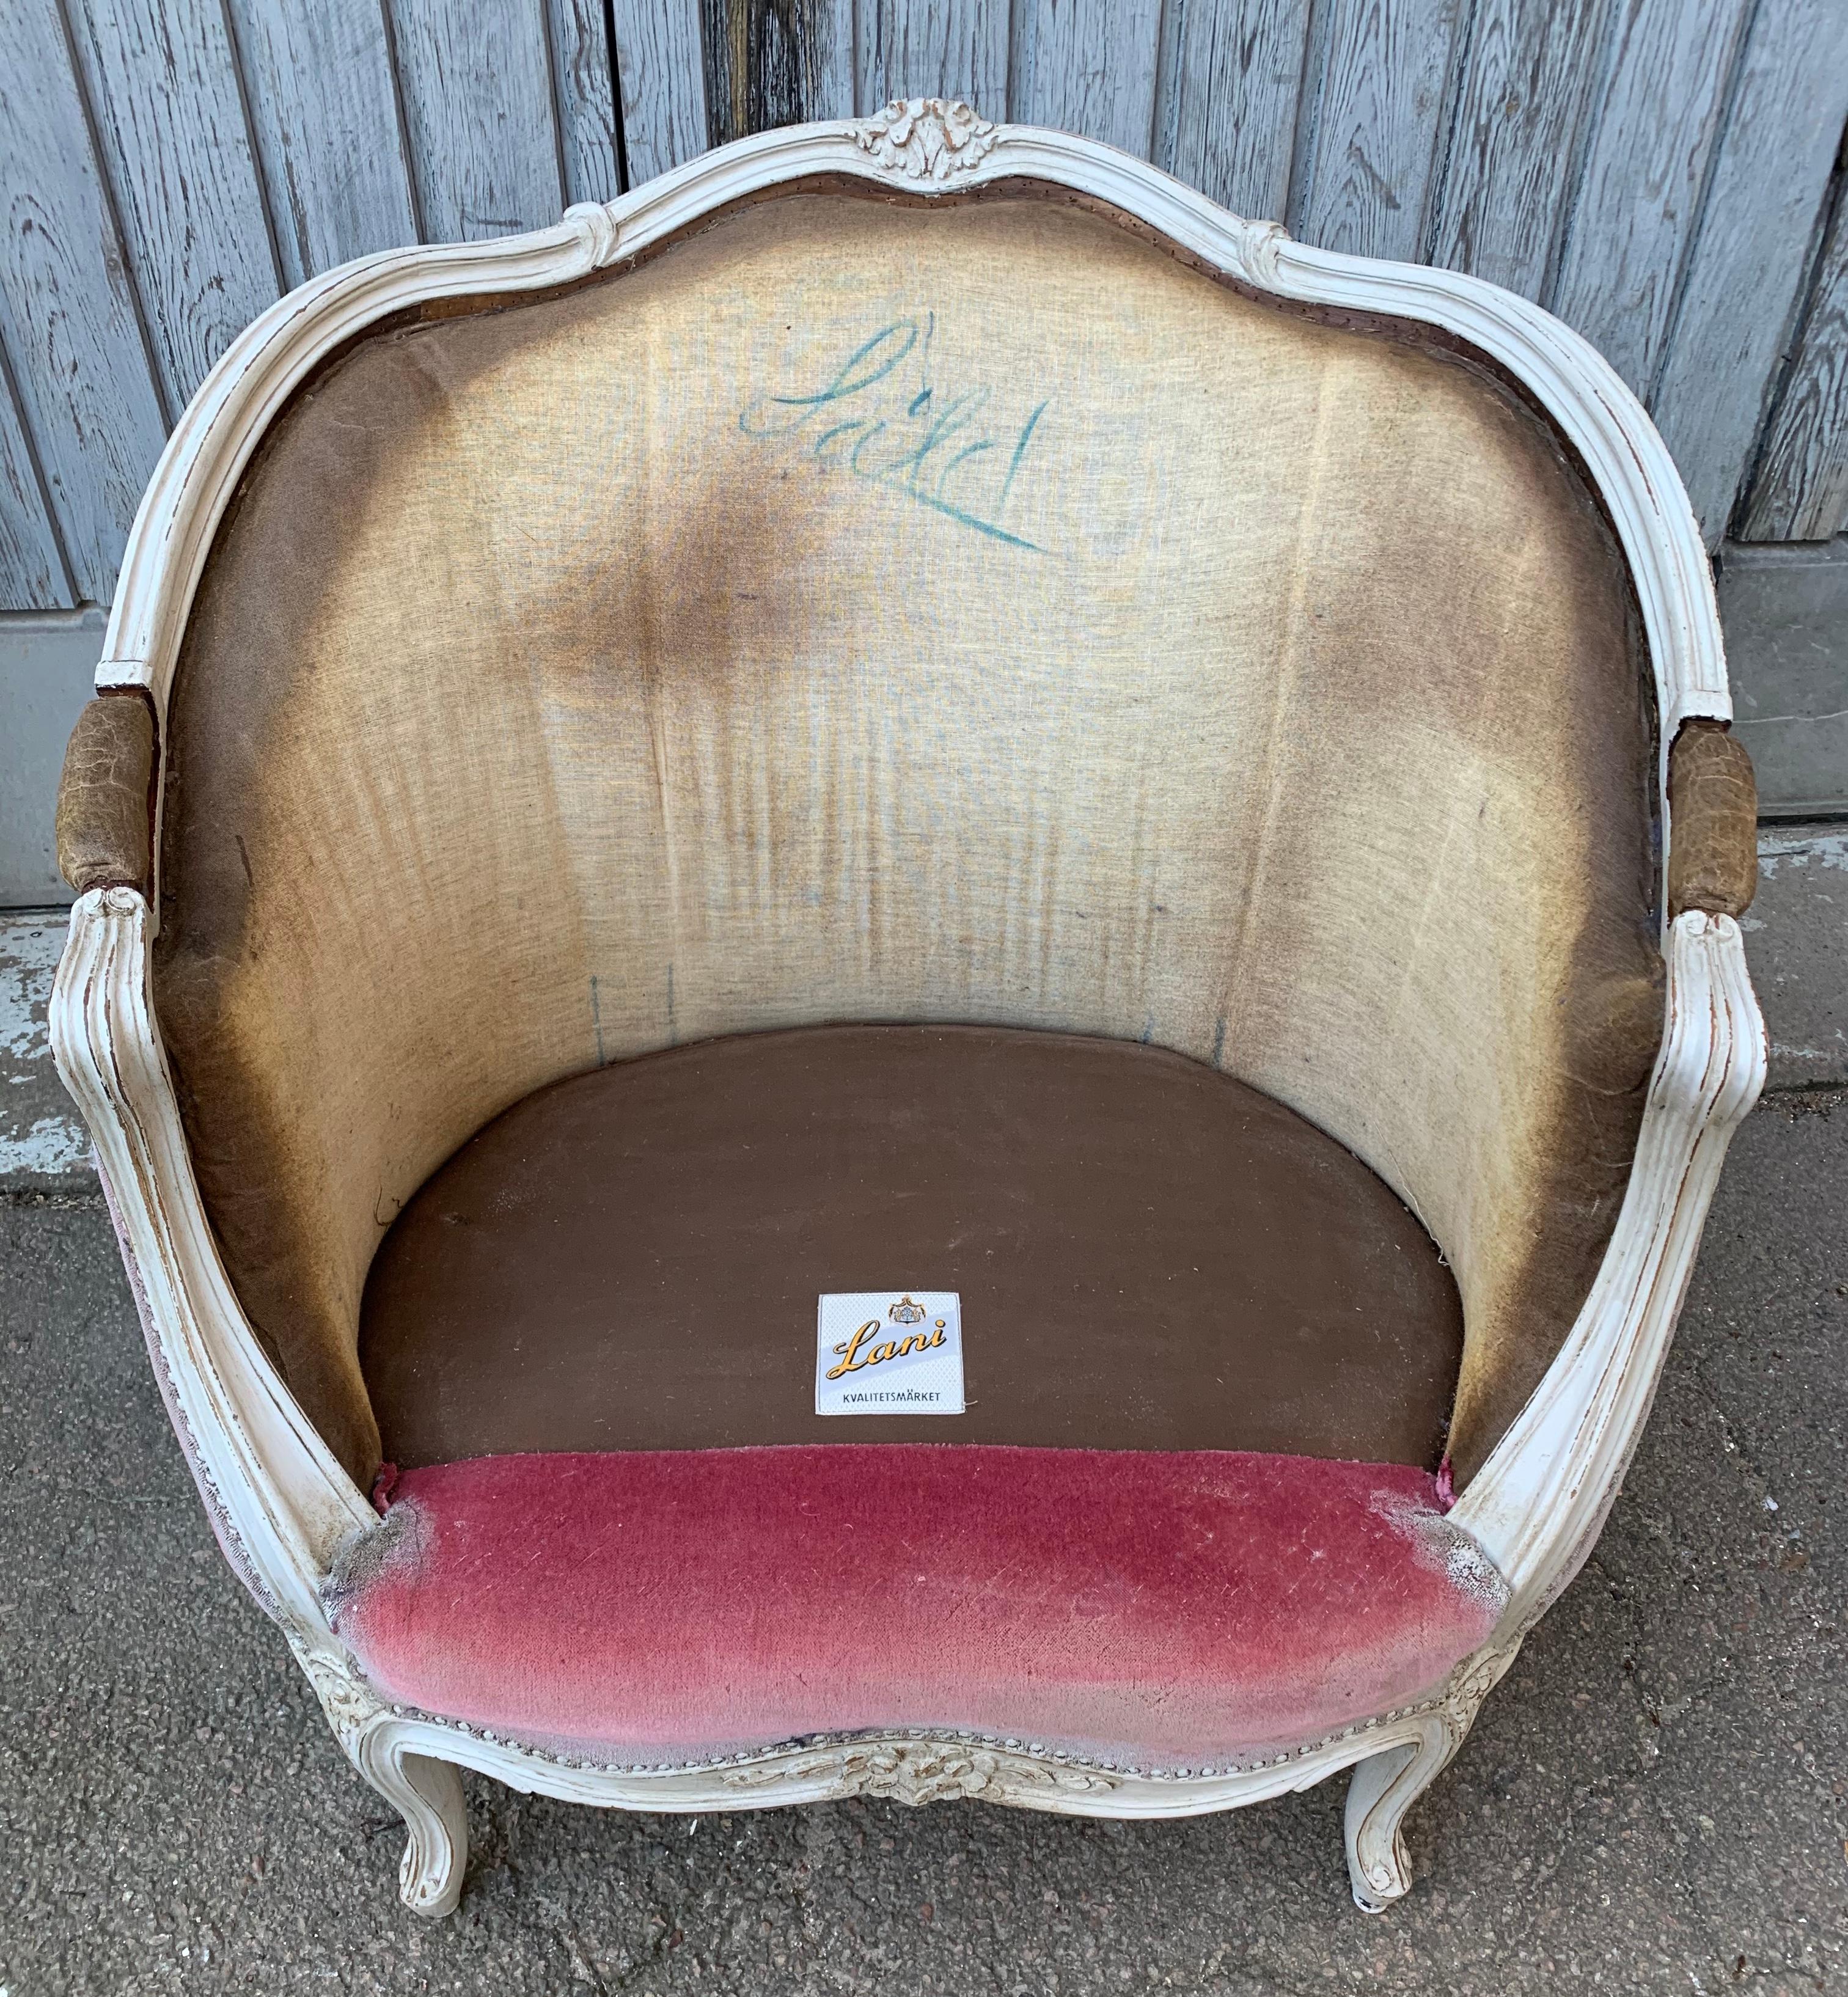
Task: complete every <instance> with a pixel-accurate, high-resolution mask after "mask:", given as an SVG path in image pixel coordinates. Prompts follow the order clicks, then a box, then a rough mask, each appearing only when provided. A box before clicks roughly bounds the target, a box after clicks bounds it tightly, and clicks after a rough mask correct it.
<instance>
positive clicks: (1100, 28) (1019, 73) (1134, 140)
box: [1010, 0, 1161, 159]
mask: <svg viewBox="0 0 1848 1997" xmlns="http://www.w3.org/2000/svg"><path fill="white" fill-rule="evenodd" d="M1160 39H1161V6H1160V0H1015V7H1014V85H1013V97H1014V101H1013V105H1012V109H1011V112H1010V116H1012V117H1015V118H1016V119H1019V120H1020V121H1021V122H1022V123H1024V124H1029V125H1053V126H1058V127H1059V128H1060V129H1061V130H1064V131H1067V132H1079V133H1083V134H1084V136H1085V137H1086V138H1088V139H1101V140H1102V141H1103V142H1104V143H1105V145H1108V146H1119V147H1122V150H1124V151H1125V152H1126V153H1136V155H1137V156H1138V157H1139V158H1143V159H1146V158H1147V157H1148V156H1149V152H1150V147H1151V144H1152V143H1153V139H1154V136H1155V75H1156V70H1157V64H1158V59H1159V57H1160Z"/></svg>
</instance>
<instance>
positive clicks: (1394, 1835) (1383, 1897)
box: [1346, 1715, 1463, 1914]
mask: <svg viewBox="0 0 1848 1997" xmlns="http://www.w3.org/2000/svg"><path fill="white" fill-rule="evenodd" d="M1462 1739H1463V1736H1462V1734H1461V1733H1460V1732H1458V1731H1457V1730H1454V1729H1453V1728H1452V1727H1450V1726H1448V1725H1446V1723H1445V1722H1444V1720H1443V1719H1442V1718H1440V1717H1439V1716H1436V1715H1433V1716H1431V1717H1430V1718H1429V1719H1428V1720H1427V1721H1426V1725H1425V1730H1424V1733H1423V1735H1422V1737H1421V1738H1420V1739H1419V1740H1415V1741H1412V1742H1408V1743H1402V1745H1400V1746H1399V1747H1388V1748H1386V1749H1385V1750H1383V1751H1382V1752H1381V1753H1380V1754H1370V1755H1369V1756H1368V1757H1367V1759H1366V1760H1365V1761H1360V1762H1357V1763H1356V1764H1355V1765H1354V1772H1353V1775H1352V1777H1351V1778H1350V1780H1349V1782H1348V1785H1347V1820H1346V1837H1347V1876H1348V1878H1349V1879H1350V1881H1351V1882H1352V1884H1353V1891H1354V1904H1355V1906H1357V1907H1358V1908H1360V1910H1361V1912H1363V1913H1368V1914H1383V1913H1384V1912H1385V1911H1386V1909H1388V1907H1389V1906H1391V1904H1392V1902H1394V1901H1395V1900H1396V1899H1399V1898H1400V1897H1401V1896H1402V1895H1403V1894H1405V1892H1406V1891H1407V1890H1408V1888H1410V1886H1411V1885H1412V1862H1411V1860H1410V1858H1409V1857H1408V1856H1407V1854H1406V1850H1405V1833H1404V1830H1403V1828H1402V1826H1403V1825H1404V1823H1405V1812H1406V1811H1407V1810H1408V1809H1410V1808H1411V1807H1412V1805H1413V1804H1414V1803H1415V1802H1417V1800H1418V1799H1419V1797H1420V1796H1422V1795H1423V1794H1424V1792H1425V1791H1426V1789H1427V1788H1429V1787H1430V1785H1431V1784H1432V1783H1433V1781H1436V1778H1437V1777H1438V1775H1439V1774H1440V1773H1441V1772H1442V1771H1443V1768H1444V1767H1445V1764H1446V1763H1447V1762H1448V1761H1450V1757H1451V1756H1452V1755H1453V1754H1455V1753H1456V1752H1457V1748H1458V1747H1459V1746H1460V1744H1461V1743H1462Z"/></svg>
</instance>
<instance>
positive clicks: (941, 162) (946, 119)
mask: <svg viewBox="0 0 1848 1997" xmlns="http://www.w3.org/2000/svg"><path fill="white" fill-rule="evenodd" d="M1000 136H1001V133H1000V128H999V127H998V126H995V125H992V124H991V123H990V122H988V119H985V118H978V117H977V116H976V115H975V113H974V112H973V111H971V109H969V107H968V105H966V104H961V103H958V102H957V101H956V99H955V98H943V97H912V98H894V99H893V101H892V102H891V103H890V104H888V105H887V106H886V107H885V109H884V110H883V111H881V112H877V114H876V115H875V116H873V117H871V118H865V119H861V120H860V122H859V124H857V126H855V127H854V128H853V143H855V144H856V145H857V146H858V147H859V148H860V150H861V151H862V152H863V153H871V155H872V157H874V160H877V162H878V164H880V165H881V166H882V167H884V168H886V170H887V171H888V172H891V173H895V174H904V175H905V177H906V178H907V179H909V180H914V181H936V183H937V184H938V185H942V184H943V182H944V181H949V180H953V179H954V178H956V176H957V174H966V173H967V172H968V171H970V170H971V168H972V167H977V166H979V165H980V164H981V162H982V161H983V160H985V159H986V158H987V157H988V155H989V153H991V152H992V151H993V150H995V141H996V140H998V138H999V137H1000Z"/></svg>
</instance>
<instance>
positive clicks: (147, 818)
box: [57, 690, 156, 895]
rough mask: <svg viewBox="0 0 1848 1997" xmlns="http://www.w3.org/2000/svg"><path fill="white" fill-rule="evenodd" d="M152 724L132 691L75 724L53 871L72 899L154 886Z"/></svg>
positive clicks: (61, 789)
mask: <svg viewBox="0 0 1848 1997" xmlns="http://www.w3.org/2000/svg"><path fill="white" fill-rule="evenodd" d="M155 769H156V757H155V754H154V717H153V709H152V708H151V707H150V705H149V704H148V702H147V698H146V697H145V695H142V694H141V693H140V692H139V691H136V690H125V691H123V692H120V693H112V694H105V695H100V696H99V697H98V698H96V699H95V700H93V701H91V703H90V704H89V705H88V707H86V708H85V709H84V711H83V712H82V713H81V714H80V715H79V716H78V717H77V726H75V727H74V729H71V740H70V742H69V743H67V745H66V747H65V750H64V775H63V777H62V778H61V779H60V781H59V784H58V795H57V861H58V871H59V872H60V874H63V875H64V878H65V879H66V880H67V881H69V882H70V884H71V887H72V888H73V889H74V891H75V892H77V893H78V894H79V895H84V894H88V892H89V891H90V890H91V888H134V889H135V890H136V892H138V893H140V894H141V895H149V894H150V893H151V892H152V889H153V823H154V819H153V790H154V773H155Z"/></svg>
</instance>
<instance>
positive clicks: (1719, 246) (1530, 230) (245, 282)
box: [0, 0, 1848, 608]
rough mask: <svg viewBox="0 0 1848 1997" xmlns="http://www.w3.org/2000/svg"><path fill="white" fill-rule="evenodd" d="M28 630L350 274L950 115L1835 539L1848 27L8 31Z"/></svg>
mask: <svg viewBox="0 0 1848 1997" xmlns="http://www.w3.org/2000/svg"><path fill="white" fill-rule="evenodd" d="M8 27H9V43H8V46H7V48H6V50H5V61H4V62H3V63H0V191H4V194H5V207H4V212H3V216H0V220H3V222H4V232H5V233H4V240H0V389H4V390H5V393H4V394H0V588H3V589H4V592H5V595H4V598H3V601H0V607H4V606H5V605H19V606H21V607H28V608H29V607H46V606H48V605H56V604H59V603H63V602H67V601H69V600H71V599H73V598H74V599H76V600H79V601H83V600H106V599H107V598H108V596H109V592H110V590H111V588H112V585H113V578H114V571H115V566H116V560H117V559H118V557H119V553H120V550H121V546H122V537H123V535H124V533H125V531H126V526H127V523H128V520H129V516H130V515H131V513H132V511H133V505H134V503H135V501H136V497H137V495H138V494H139V492H140V488H141V486H142V485H143V482H144V481H145V479H146V478H147V473H148V471H149V470H150V468H151V466H152V464H153V457H154V456H155V454H156V452H157V450H158V447H159V443H160V437H161V436H162V434H163V433H164V429H165V428H166V426H167V423H169V422H170V421H171V419H172V417H173V416H174V412H175V411H176V409H177V408H178V405H179V403H180V402H181V401H182V400H183V399H184V398H185V396H187V395H189V394H190V393H191V391H192V389H193V388H194V387H195V386H196V385H197V383H198V380H199V379H200V378H201V376H202V374H203V373H204V372H205V369H206V368H207V367H209V366H210V364H212V360H214V359H215V357H216V355H217V354H218V353H219V351H220V350H222V347H223V345H224V343H225V342H226V340H228V339H229V337H230V336H232V335H233V333H235V331H236V329H237V328H238V327H239V326H241V325H242V324H243V323H244V322H245V321H246V320H247V319H249V318H250V317H251V316H253V314H254V313H255V312H257V311H258V310H260V309H261V308H262V307H263V306H264V305H265V304H267V302H268V301H269V300H270V299H271V298H273V297H274V296H275V295H276V294H277V292H278V290H279V289H281V288H285V287H287V286H289V285H295V284H297V283H299V282H300V281H302V279H303V278H306V277H309V276H310V275H312V274H315V272H317V271H322V270H325V269H326V268H327V267H329V265H330V264H335V263H337V262H340V261H342V260H344V259H346V258H348V257H354V256H358V255H362V254H365V253H367V252H368V251H371V250H377V249H381V248H384V247H388V246H389V245H391V244H395V243H405V242H410V241H413V240H426V241H429V240H443V239H446V238H455V237H479V236H488V235H491V234H494V233H499V232H502V231H505V230H509V229H519V228H529V227H533V226H538V225H540V224H543V223H546V222H550V221H552V220H553V219H555V218H556V216H557V214H558V212H559V210H560V207H561V206H563V205H564V204H565V203H567V202H571V201H579V200H605V199H609V198H611V197H612V196H613V195H615V194H617V193H619V192H620V191H623V190H624V189H626V188H629V187H630V186H632V185H640V183H641V182H643V181H646V180H648V179H650V178H652V177H653V176H654V175H655V174H659V173H661V172H664V171H667V170H668V169H669V168H671V167H674V166H676V165H677V164H681V163H682V162H684V160H688V159H690V158H691V157H694V156H695V154H696V153H698V152H700V151H702V150H704V149H705V147H708V146H709V145H712V144H714V143H720V142H722V141H723V140H727V139H729V138H733V137H735V136H739V135H740V134H743V133H750V132H756V131H761V130H764V129H767V128H769V127H770V126H774V125H776V124H778V123H782V122H790V121H794V120H798V119H806V118H812V117H829V116H847V115H850V114H852V113H853V112H861V113H864V112H868V111H871V110H872V109H876V108H877V105H879V104H880V103H881V102H884V100H886V99H887V98H890V97H892V96H898V95H903V96H911V95H952V96H958V97H962V98H966V99H967V100H968V101H970V102H973V103H974V104H975V105H976V106H977V109H980V110H981V111H982V112H984V113H985V114H987V115H988V116H995V117H1002V116H1009V117H1012V118H1015V119H1022V120H1037V121H1040V122H1046V123H1050V124H1055V125H1063V126H1067V127H1068V128H1070V129H1074V130H1077V131H1081V132H1084V133H1089V134H1090V135H1091V136H1095V137H1097V138H1099V139H1102V140H1105V141H1107V142H1108V143H1111V144H1112V145H1116V146H1119V147H1124V148H1126V149H1127V150H1130V151H1132V152H1135V153H1143V154H1146V155H1147V156H1149V157H1151V158H1153V160H1155V161H1156V163H1157V164H1160V165H1162V166H1164V167H1167V168H1168V169H1169V170H1170V171H1173V172H1175V173H1177V174H1179V175H1181V177H1182V178H1184V179H1187V180H1188V181H1191V182H1193V183H1195V185H1199V186H1201V187H1202V188H1205V191H1207V192H1208V194H1210V195H1212V196H1213V197H1214V198H1216V199H1219V200H1222V201H1223V202H1226V204H1227V205H1229V206H1231V207H1233V208H1234V209H1239V210H1240V211H1243V212H1246V213H1250V214H1254V215H1265V216H1276V217H1279V218H1281V219H1286V220H1287V221H1288V222H1289V224H1290V226H1291V227H1292V228H1293V229H1295V230H1296V231H1297V233H1299V234H1300V235H1302V236H1305V237H1307V238H1308V239H1309V240H1313V241H1316V242H1319V243H1325V244H1327V245H1329V246H1331V247H1336V248H1339V249H1346V250H1357V251H1361V252H1365V253H1367V254H1376V255H1388V256H1393V257H1409V258H1414V259H1417V258H1423V259H1428V260H1436V261H1439V262H1442V263H1444V264H1448V265H1450V266H1452V267H1457V268H1460V269H1465V270H1470V271H1476V272H1478V273H1479V274H1481V275H1483V276H1485V277H1488V278H1491V279H1493V280H1495V281H1497V282H1498V283H1502V284H1505V285H1509V286H1511V287H1512V288H1515V289H1516V290H1518V291H1522V292H1524V293H1525V294H1526V295H1528V296H1529V297H1531V298H1536V299H1538V300H1539V302H1542V303H1543V304H1546V305H1549V306H1550V307H1551V308H1552V309H1553V310H1555V311H1557V312H1560V314H1561V315H1562V316H1564V317H1565V318H1567V319H1569V320H1570V322H1572V323H1574V325H1576V326H1578V327H1579V328H1580V329H1581V330H1582V331H1584V332H1585V333H1588V335H1589V336H1591V338H1592V339H1593V340H1595V341H1596V342H1597V343H1598V344H1599V345H1600V346H1601V347H1602V348H1603V349H1604V350H1605V352H1606V353H1607V354H1609V355H1610V357H1612V360H1614V361H1615V364H1617V365H1618V367H1619V369H1620V370H1621V371H1622V372H1623V373H1624V374H1626V377H1627V378H1629V380H1630V381H1632V382H1633V384H1634V385H1636V387H1637V388H1638V389H1639V391H1640V392H1642V393H1643V395H1644V396H1645V398H1646V399H1647V400H1648V401H1649V402H1650V405H1651V406H1652V408H1653V410H1654V412H1655V413H1656V415H1657V419H1658V420H1659V422H1660V424H1661V426H1662V427H1663V429H1664V433H1665V434H1666V435H1667V436H1668V438H1669V440H1670V443H1671V445H1672V447H1674V450H1676V452H1677V457H1678V459H1679V461H1680V463H1681V467H1682V469H1683V471H1684V474H1685V476H1686V477H1687V479H1688V484H1689V486H1690V488H1691V491H1692V492H1693V495H1694V497H1695V502H1696V505H1697V506H1698V509H1699V510H1700V512H1701V517H1702V519H1704V521H1705V523H1706V526H1707V528H1708V533H1709V534H1710V536H1713V537H1715V538H1717V537H1718V536H1719V534H1720V533H1721V532H1722V530H1723V529H1724V528H1725V527H1726V523H1727V522H1728V519H1729V517H1731V516H1733V514H1734V512H1735V509H1736V508H1738V507H1739V506H1740V505H1741V495H1742V488H1743V486H1746V485H1749V486H1750V492H1749V495H1746V496H1747V498H1749V504H1747V505H1745V507H1744V510H1743V512H1740V514H1739V518H1740V519H1741V520H1742V521H1743V523H1744V524H1743V531H1745V532H1747V533H1753V534H1755V535H1780V534H1793V533H1798V532H1799V531H1801V532H1802V533H1810V534H1819V533H1832V532H1834V531H1836V529H1837V528H1838V527H1839V526H1841V524H1842V516H1843V511H1844V502H1843V498H1842V495H1841V491H1840V479H1841V477H1842V473H1841V469H1840V467H1841V464H1842V460H1843V454H1844V451H1845V450H1848V443H1844V441H1843V436H1842V434H1841V433H1842V430H1843V425H1844V421H1845V420H1848V419H1844V418H1843V415H1842V412H1841V408H1840V405H1841V400H1842V393H1843V390H1842V381H1843V374H1844V372H1845V371H1848V362H1845V361H1844V360H1843V357H1842V340H1843V335H1842V333H1841V330H1840V323H1841V318H1842V312H1843V307H1842V304H1841V300H1840V291H1841V287H1842V285H1843V278H1842V276H1841V267H1842V262H1843V255H1844V252H1843V249H1842V247H1841V239H1842V233H1843V230H1842V225H1841V224H1840V222H1839V220H1837V221H1836V222H1834V223H1833V224H1832V225H1831V226H1830V229H1829V233H1828V234H1827V237H1826V243H1825V242H1824V236H1823V223H1824V221H1825V219H1826V216H1825V212H1826V211H1827V212H1828V213H1829V214H1832V213H1834V212H1835V209H1836V207H1837V206H1838V205H1839V202H1838V201H1837V198H1836V196H1834V195H1831V194H1830V192H1829V189H1830V188H1831V185H1832V181H1831V172H1832V164H1833V162H1834V159H1835V153H1836V146H1837V143H1838V141H1839V138H1840V136H1841V133H1842V129H1843V124H1844V122H1845V121H1848V5H1845V4H1843V0H1701V4H1700V5H1698V6H1696V5H1688V4H1687V0H607V4H605V0H317V4H316V5H313V6H304V5H298V4H296V0H12V7H11V8H10V9H9V24H8Z"/></svg>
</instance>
